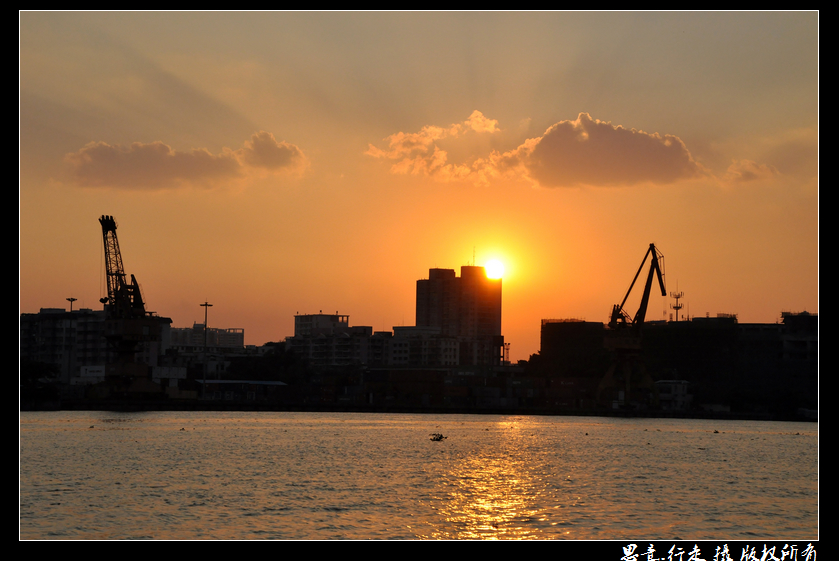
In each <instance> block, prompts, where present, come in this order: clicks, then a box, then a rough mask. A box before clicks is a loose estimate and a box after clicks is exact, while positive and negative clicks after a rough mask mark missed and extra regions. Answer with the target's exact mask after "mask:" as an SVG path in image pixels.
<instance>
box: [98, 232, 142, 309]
mask: <svg viewBox="0 0 839 561" xmlns="http://www.w3.org/2000/svg"><path fill="white" fill-rule="evenodd" d="M99 223H100V224H101V225H102V239H103V241H104V243H105V279H106V280H107V282H108V295H107V296H106V297H104V298H101V299H100V300H99V301H100V302H102V303H103V304H105V305H106V310H107V312H108V313H107V315H108V316H109V317H111V318H131V317H144V316H145V315H146V306H145V304H144V303H143V296H142V294H141V293H140V286H139V285H138V284H137V279H136V278H135V277H134V275H131V282H130V283H129V282H127V281H126V278H125V277H126V275H125V268H124V267H123V265H122V254H121V253H120V251H119V240H118V239H117V222H116V220H114V217H113V216H108V215H102V216H101V217H100V218H99Z"/></svg>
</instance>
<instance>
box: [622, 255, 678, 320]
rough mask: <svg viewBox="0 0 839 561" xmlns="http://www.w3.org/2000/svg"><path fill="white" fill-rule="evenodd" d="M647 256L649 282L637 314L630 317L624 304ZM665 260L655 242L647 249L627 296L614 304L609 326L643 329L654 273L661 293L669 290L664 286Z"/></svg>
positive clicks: (665, 294)
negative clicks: (663, 265) (648, 260)
mask: <svg viewBox="0 0 839 561" xmlns="http://www.w3.org/2000/svg"><path fill="white" fill-rule="evenodd" d="M647 257H649V258H650V272H649V273H648V274H647V282H646V284H645V285H644V294H643V295H642V296H641V306H640V307H639V308H638V311H637V312H636V313H635V316H633V317H630V315H629V314H628V313H627V312H626V310H625V309H624V305H625V304H626V300H627V298H629V294H630V293H631V292H632V289H633V288H634V287H635V282H636V281H637V280H638V276H639V275H640V274H641V271H642V270H643V269H644V263H646V262H647ZM663 262H664V255H663V254H662V253H661V252H660V251H659V250H658V248H656V246H655V244H652V243H651V244H650V247H649V249H647V253H645V254H644V259H642V260H641V266H640V267H638V272H637V273H635V278H633V279H632V284H630V285H629V290H627V291H626V296H624V297H623V300H622V301H621V303H620V304H615V305H614V306H612V316H611V319H610V320H609V327H611V328H612V329H623V328H627V327H629V328H633V329H634V330H635V331H638V330H640V329H641V326H642V325H643V324H644V319H645V318H646V316H647V305H648V304H649V302H650V290H651V289H652V284H653V274H654V273H655V275H656V276H657V277H658V284H659V287H660V288H661V295H662V296H667V291H666V290H665V288H664V273H663V272H662V263H663Z"/></svg>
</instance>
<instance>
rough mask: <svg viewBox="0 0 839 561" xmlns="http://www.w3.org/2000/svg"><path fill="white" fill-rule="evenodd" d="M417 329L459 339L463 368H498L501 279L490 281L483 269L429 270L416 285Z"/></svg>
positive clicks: (500, 350)
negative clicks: (427, 328)
mask: <svg viewBox="0 0 839 561" xmlns="http://www.w3.org/2000/svg"><path fill="white" fill-rule="evenodd" d="M416 313H417V319H416V325H417V327H436V328H438V329H440V336H441V337H452V338H456V339H457V341H458V344H459V347H460V350H459V353H458V354H459V362H460V365H461V366H472V365H495V364H499V363H500V361H501V357H502V350H503V348H504V337H503V336H502V335H501V279H490V278H488V277H487V274H486V270H485V269H484V268H483V267H476V266H463V267H461V268H460V277H457V276H456V275H455V271H454V270H453V269H430V270H429V271H428V278H427V279H420V280H418V281H417V312H416Z"/></svg>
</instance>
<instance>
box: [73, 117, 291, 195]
mask: <svg viewBox="0 0 839 561" xmlns="http://www.w3.org/2000/svg"><path fill="white" fill-rule="evenodd" d="M64 161H65V163H66V164H67V166H68V168H69V174H70V177H71V180H72V182H73V183H75V184H77V185H79V186H82V187H117V188H128V189H166V188H173V187H178V186H182V185H203V186H214V185H221V184H224V183H226V182H231V181H235V180H241V179H245V178H248V177H251V176H254V175H263V174H265V173H266V172H267V173H276V172H295V171H296V172H300V171H302V170H303V168H305V166H306V158H305V156H304V155H303V152H302V151H301V150H300V148H298V147H297V146H295V145H293V144H289V143H287V142H278V141H277V140H276V139H275V138H274V136H273V135H272V134H271V133H268V132H265V131H260V132H258V133H255V134H254V135H253V136H252V137H251V140H249V141H247V142H245V146H244V147H243V148H240V149H239V150H235V151H234V150H230V149H228V148H225V149H224V150H222V152H221V153H220V154H211V153H210V152H209V151H208V150H205V149H193V150H189V151H184V152H181V151H177V150H174V149H172V147H170V146H168V145H166V144H164V143H163V142H160V141H157V142H152V143H149V144H143V143H140V142H135V143H133V144H131V145H130V146H121V145H111V144H107V143H105V142H91V143H89V144H88V145H86V146H85V147H84V148H82V149H81V150H79V151H78V152H72V153H70V154H67V155H66V156H65V157H64Z"/></svg>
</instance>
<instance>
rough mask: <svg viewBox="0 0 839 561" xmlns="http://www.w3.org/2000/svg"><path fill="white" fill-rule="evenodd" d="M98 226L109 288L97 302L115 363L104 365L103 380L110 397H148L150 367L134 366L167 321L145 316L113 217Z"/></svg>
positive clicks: (138, 291) (157, 336) (143, 365)
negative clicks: (116, 394)
mask: <svg viewBox="0 0 839 561" xmlns="http://www.w3.org/2000/svg"><path fill="white" fill-rule="evenodd" d="M99 224H101V226H102V240H103V243H104V245H105V278H106V280H107V284H108V295H107V296H105V297H103V298H101V299H100V302H102V303H103V304H104V305H105V339H106V340H107V341H108V344H109V345H110V346H111V348H112V349H113V350H114V352H115V353H116V361H115V362H113V363H109V364H107V365H106V368H105V376H106V379H109V380H110V381H111V383H110V384H109V385H110V386H111V387H110V388H109V389H110V391H111V393H114V392H129V393H137V392H146V393H148V392H150V391H154V388H153V387H150V386H149V384H148V383H150V382H151V376H150V369H149V365H148V364H142V363H138V362H137V351H138V349H139V346H140V344H141V343H144V342H152V341H160V339H161V326H162V324H163V323H164V322H168V321H169V320H167V319H164V318H160V317H158V316H156V315H154V314H153V313H151V312H147V311H146V306H145V302H144V301H143V296H142V293H141V292H140V285H139V284H138V283H137V279H136V278H135V277H134V275H131V281H130V282H129V281H128V279H127V275H126V273H125V268H124V266H123V264H122V254H121V253H120V250H119V240H118V239H117V223H116V220H114V217H113V216H109V215H102V216H101V217H100V218H99ZM146 382H148V383H146ZM158 391H159V388H158Z"/></svg>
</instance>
